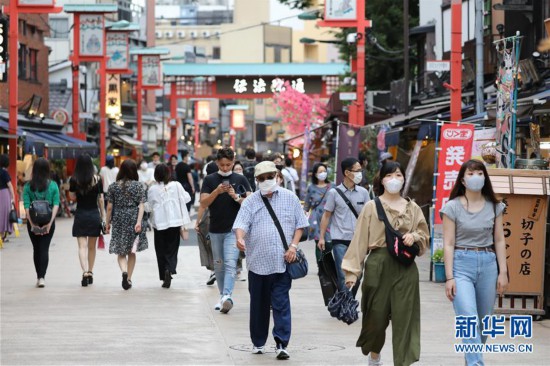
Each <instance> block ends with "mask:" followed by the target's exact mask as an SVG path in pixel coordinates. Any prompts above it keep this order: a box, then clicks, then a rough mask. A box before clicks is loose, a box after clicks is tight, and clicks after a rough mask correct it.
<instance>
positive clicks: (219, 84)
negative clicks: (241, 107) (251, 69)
mask: <svg viewBox="0 0 550 366" xmlns="http://www.w3.org/2000/svg"><path fill="white" fill-rule="evenodd" d="M287 81H288V82H289V84H290V86H291V87H292V88H294V89H295V90H297V91H299V92H300V93H305V94H321V93H322V91H323V81H322V79H321V77H317V78H314V77H242V78H241V77H233V78H216V91H217V92H218V94H240V95H243V96H248V97H250V96H258V97H265V96H267V95H272V94H273V93H277V92H281V91H283V90H285V83H286V82H287Z"/></svg>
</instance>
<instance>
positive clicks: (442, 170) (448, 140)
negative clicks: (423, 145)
mask: <svg viewBox="0 0 550 366" xmlns="http://www.w3.org/2000/svg"><path fill="white" fill-rule="evenodd" d="M473 138H474V126H473V125H458V124H456V123H451V124H446V125H444V126H443V127H442V128H441V141H440V144H439V146H440V148H441V150H440V152H439V164H438V166H437V171H438V173H439V175H438V177H437V185H436V202H435V218H434V223H435V224H441V217H440V216H439V210H440V209H441V207H443V206H444V205H445V203H447V201H448V200H449V195H450V193H451V190H452V189H453V186H454V183H455V182H456V178H457V176H458V171H459V170H460V167H461V166H462V164H463V163H465V162H466V161H468V160H469V159H470V157H471V155H472V142H473Z"/></svg>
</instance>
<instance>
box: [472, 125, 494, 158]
mask: <svg viewBox="0 0 550 366" xmlns="http://www.w3.org/2000/svg"><path fill="white" fill-rule="evenodd" d="M496 136H497V129H496V128H486V129H484V130H475V131H474V142H473V144H472V159H477V160H481V161H484V162H485V166H486V167H487V168H492V167H495V166H494V163H495V162H496V151H495V148H494V147H492V146H494V145H495V143H496ZM484 150H485V153H486V155H485V158H483V152H484ZM488 153H491V155H490V156H489V155H487V154H488ZM492 153H494V156H493V154H492ZM493 157H494V159H495V161H494V162H493V161H492V160H491V159H493ZM489 162H493V164H489Z"/></svg>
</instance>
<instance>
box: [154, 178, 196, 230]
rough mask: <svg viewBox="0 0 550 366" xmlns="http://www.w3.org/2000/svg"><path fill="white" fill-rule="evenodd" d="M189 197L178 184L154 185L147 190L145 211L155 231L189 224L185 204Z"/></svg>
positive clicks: (189, 219) (189, 220) (189, 199)
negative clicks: (148, 213) (149, 216)
mask: <svg viewBox="0 0 550 366" xmlns="http://www.w3.org/2000/svg"><path fill="white" fill-rule="evenodd" d="M190 201H191V196H189V193H187V192H186V191H185V190H184V189H183V187H182V185H181V184H180V183H178V182H170V183H168V184H166V185H165V184H164V183H154V184H153V185H152V186H151V188H149V192H148V197H147V202H146V203H145V205H144V206H145V211H146V212H150V213H151V223H152V224H153V227H154V228H155V229H157V230H166V229H168V228H171V227H181V226H185V225H188V224H190V223H191V218H190V217H189V212H188V211H187V207H186V206H185V204H186V203H187V202H190Z"/></svg>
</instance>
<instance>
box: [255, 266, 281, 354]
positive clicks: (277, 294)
mask: <svg viewBox="0 0 550 366" xmlns="http://www.w3.org/2000/svg"><path fill="white" fill-rule="evenodd" d="M291 286H292V279H291V278H290V275H289V274H288V272H286V271H285V272H283V273H273V274H269V275H259V274H256V273H254V272H252V271H248V292H249V293H250V325H249V326H250V338H251V339H252V344H253V345H254V346H256V347H262V346H264V345H265V342H266V341H267V337H268V335H269V318H270V317H271V311H270V306H271V308H273V338H274V339H275V343H277V344H281V345H282V346H283V347H285V348H286V346H287V345H288V342H289V341H290V333H291V325H292V322H291V312H290V297H289V292H290V287H291Z"/></svg>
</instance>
